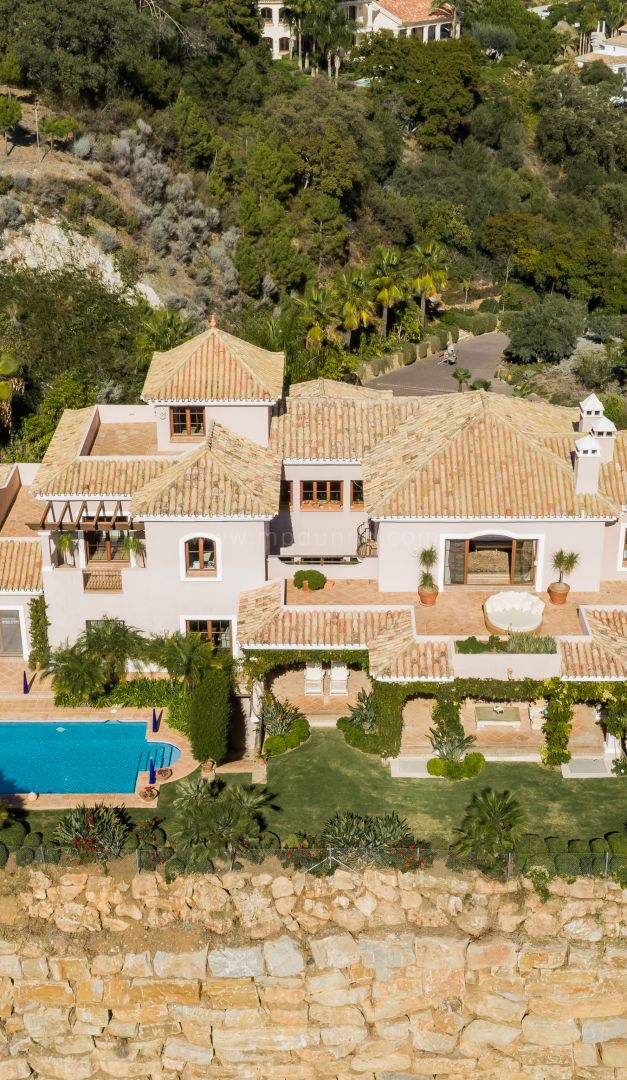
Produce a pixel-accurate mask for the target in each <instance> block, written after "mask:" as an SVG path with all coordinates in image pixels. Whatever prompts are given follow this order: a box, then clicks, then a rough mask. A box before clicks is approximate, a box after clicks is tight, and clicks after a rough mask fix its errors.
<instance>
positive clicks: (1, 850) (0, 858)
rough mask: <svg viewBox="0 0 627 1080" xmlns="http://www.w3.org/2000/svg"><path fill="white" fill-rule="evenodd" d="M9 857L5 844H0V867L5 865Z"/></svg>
mask: <svg viewBox="0 0 627 1080" xmlns="http://www.w3.org/2000/svg"><path fill="white" fill-rule="evenodd" d="M8 858H9V849H8V847H7V846H6V844H0V868H2V867H4V866H6V864H7V859H8Z"/></svg>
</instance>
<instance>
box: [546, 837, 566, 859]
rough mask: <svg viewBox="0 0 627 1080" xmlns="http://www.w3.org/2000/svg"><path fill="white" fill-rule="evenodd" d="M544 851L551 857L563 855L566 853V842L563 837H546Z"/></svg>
mask: <svg viewBox="0 0 627 1080" xmlns="http://www.w3.org/2000/svg"><path fill="white" fill-rule="evenodd" d="M546 850H547V851H548V852H550V853H551V854H552V855H554V854H563V853H564V852H566V851H568V840H565V839H564V837H563V836H547V838H546Z"/></svg>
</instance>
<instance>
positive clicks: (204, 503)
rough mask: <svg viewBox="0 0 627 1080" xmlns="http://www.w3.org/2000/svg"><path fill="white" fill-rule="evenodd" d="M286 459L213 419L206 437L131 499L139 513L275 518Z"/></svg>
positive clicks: (152, 515)
mask: <svg viewBox="0 0 627 1080" xmlns="http://www.w3.org/2000/svg"><path fill="white" fill-rule="evenodd" d="M280 485H281V462H280V460H279V458H277V457H275V455H273V454H272V453H270V452H269V451H268V450H266V449H265V448H264V447H261V446H258V445H257V443H253V442H250V440H249V439H244V438H243V437H242V436H241V435H235V434H234V433H233V432H232V431H230V430H229V429H228V428H225V427H223V425H222V424H218V423H215V422H214V423H212V424H211V425H210V426H209V430H208V432H207V438H206V441H205V442H204V443H203V444H202V446H201V447H199V448H198V449H196V450H193V451H192V452H191V453H190V454H186V455H185V457H182V458H179V459H178V460H176V461H175V462H168V463H167V464H166V468H165V469H163V470H161V471H160V472H159V473H158V474H157V476H156V477H155V478H154V480H151V481H149V482H148V483H146V484H145V485H144V486H143V487H142V489H141V490H138V491H137V492H136V494H135V495H134V498H133V500H132V502H131V514H132V515H133V517H200V518H211V517H272V516H273V515H274V514H276V513H277V511H278V508H279V492H280Z"/></svg>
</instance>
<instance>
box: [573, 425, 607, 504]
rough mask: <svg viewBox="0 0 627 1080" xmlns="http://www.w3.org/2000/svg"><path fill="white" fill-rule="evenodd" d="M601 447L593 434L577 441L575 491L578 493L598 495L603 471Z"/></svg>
mask: <svg viewBox="0 0 627 1080" xmlns="http://www.w3.org/2000/svg"><path fill="white" fill-rule="evenodd" d="M602 460H603V459H602V457H601V447H600V445H599V443H598V442H597V440H596V439H593V438H592V435H584V437H583V439H577V442H576V443H575V476H574V479H575V491H576V493H577V495H596V493H597V491H598V490H599V473H600V471H601V463H602Z"/></svg>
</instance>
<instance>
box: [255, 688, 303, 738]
mask: <svg viewBox="0 0 627 1080" xmlns="http://www.w3.org/2000/svg"><path fill="white" fill-rule="evenodd" d="M304 718H305V717H304V713H302V712H301V711H300V709H299V708H297V707H296V705H292V703H291V702H289V701H279V699H278V698H276V697H275V696H274V694H273V693H272V692H271V691H266V693H265V694H264V695H263V700H262V702H261V723H262V725H263V730H264V732H265V734H266V735H267V736H272V735H286V734H287V732H288V731H289V729H290V728H291V726H292V724H293V723H294V722H295V721H296V720H303V719H304Z"/></svg>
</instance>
